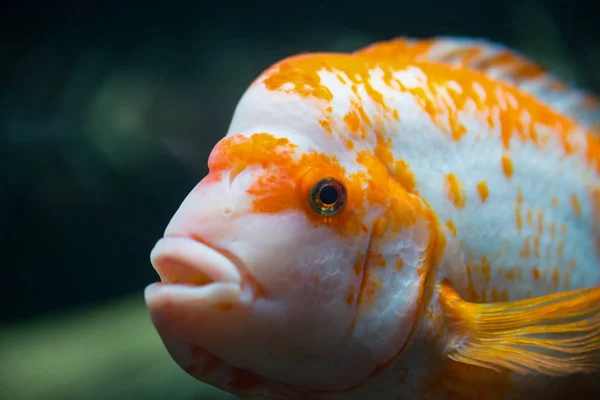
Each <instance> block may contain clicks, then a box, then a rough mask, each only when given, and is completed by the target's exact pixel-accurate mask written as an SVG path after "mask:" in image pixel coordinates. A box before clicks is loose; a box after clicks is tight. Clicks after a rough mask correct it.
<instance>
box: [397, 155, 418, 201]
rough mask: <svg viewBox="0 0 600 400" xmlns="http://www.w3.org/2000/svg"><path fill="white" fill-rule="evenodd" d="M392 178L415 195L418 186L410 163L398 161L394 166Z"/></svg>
mask: <svg viewBox="0 0 600 400" xmlns="http://www.w3.org/2000/svg"><path fill="white" fill-rule="evenodd" d="M392 176H393V177H394V179H396V180H397V181H398V182H399V183H400V184H401V185H402V186H404V188H405V189H406V190H407V191H408V192H411V193H414V191H415V188H416V186H417V182H416V180H415V176H414V174H413V173H412V172H411V170H410V167H409V165H408V163H406V162H405V161H404V160H397V161H396V163H395V164H394V169H393V171H392Z"/></svg>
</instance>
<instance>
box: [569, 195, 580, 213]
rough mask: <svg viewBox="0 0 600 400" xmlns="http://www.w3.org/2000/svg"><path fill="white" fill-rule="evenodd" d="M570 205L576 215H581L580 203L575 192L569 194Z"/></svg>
mask: <svg viewBox="0 0 600 400" xmlns="http://www.w3.org/2000/svg"><path fill="white" fill-rule="evenodd" d="M571 205H572V206H573V212H574V213H575V215H577V216H578V217H581V203H579V197H577V195H576V194H573V195H572V196H571Z"/></svg>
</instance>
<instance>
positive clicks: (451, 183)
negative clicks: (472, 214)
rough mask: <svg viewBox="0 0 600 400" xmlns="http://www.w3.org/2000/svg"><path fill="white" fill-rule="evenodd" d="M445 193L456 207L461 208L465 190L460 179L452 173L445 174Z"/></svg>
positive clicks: (464, 198) (463, 202)
mask: <svg viewBox="0 0 600 400" xmlns="http://www.w3.org/2000/svg"><path fill="white" fill-rule="evenodd" d="M445 187H446V194H447V195H448V199H449V200H450V202H451V203H452V204H454V206H455V207H456V208H463V207H464V206H465V203H466V200H467V198H466V192H465V187H464V185H463V183H462V181H461V180H460V179H459V178H458V177H457V176H456V175H455V174H453V173H450V174H447V175H446V181H445Z"/></svg>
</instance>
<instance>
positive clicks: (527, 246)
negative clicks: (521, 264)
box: [521, 238, 531, 259]
mask: <svg viewBox="0 0 600 400" xmlns="http://www.w3.org/2000/svg"><path fill="white" fill-rule="evenodd" d="M530 255H531V244H530V243H529V238H526V239H525V244H524V245H523V248H522V249H521V257H523V258H525V259H527V258H529V256H530Z"/></svg>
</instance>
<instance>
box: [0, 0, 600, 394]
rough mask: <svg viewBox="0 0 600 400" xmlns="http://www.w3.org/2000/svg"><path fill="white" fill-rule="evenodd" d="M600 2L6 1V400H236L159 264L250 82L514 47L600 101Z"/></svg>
mask: <svg viewBox="0 0 600 400" xmlns="http://www.w3.org/2000/svg"><path fill="white" fill-rule="evenodd" d="M598 21H600V1H588V2H583V1H562V2H556V1H554V2H553V1H550V0H547V1H534V0H504V1H497V2H483V1H475V0H473V1H449V2H448V1H442V0H431V1H399V0H397V1H394V2H387V1H386V2H377V1H344V2H334V1H330V2H328V1H322V2H320V3H319V2H315V3H311V2H270V1H262V2H241V1H240V2H229V1H221V2H208V3H204V2H200V1H196V2H191V1H190V2H177V1H170V2H161V1H155V2H150V1H146V2H141V1H123V2H113V1H93V0H87V1H78V2H76V1H71V2H26V1H18V2H12V3H6V4H4V5H3V6H2V8H1V9H0V31H1V32H2V35H1V36H0V38H1V39H0V40H2V45H1V46H0V49H1V51H2V54H1V55H0V79H1V81H0V226H1V227H2V229H1V231H0V250H1V254H2V255H3V258H2V264H1V268H2V275H1V278H0V296H1V299H2V301H1V302H0V399H7V400H30V399H65V400H66V399H103V400H109V399H132V400H135V399H148V400H151V399H157V400H158V399H172V400H188V399H189V400H192V399H193V400H199V399H234V397H232V396H230V395H227V394H224V393H223V392H221V391H219V390H217V389H214V388H212V387H210V386H207V385H204V384H202V383H200V382H198V381H196V380H194V379H193V378H191V377H190V376H188V375H187V374H186V373H185V372H183V371H182V370H180V369H179V367H178V366H177V365H176V364H175V363H174V362H173V361H172V360H171V358H170V356H169V355H168V354H167V352H166V350H165V348H164V346H163V345H162V343H161V341H160V339H159V337H158V334H157V333H156V331H155V329H154V328H153V326H152V324H151V322H150V319H149V316H148V312H147V310H146V307H145V304H144V301H143V290H144V287H145V286H146V285H148V284H149V283H151V282H154V281H156V280H157V279H158V277H157V275H156V273H155V272H154V270H153V269H152V266H151V265H150V261H149V254H150V250H151V249H152V247H153V245H154V244H155V242H156V240H157V239H158V238H159V237H160V236H161V235H162V233H163V231H164V228H165V227H166V225H167V223H168V221H169V219H170V218H171V216H172V215H173V213H174V211H175V210H176V209H177V207H178V206H179V204H180V203H181V201H182V200H183V199H184V197H185V196H186V194H187V193H188V191H189V190H191V188H192V187H193V186H194V185H195V184H196V183H197V182H198V181H199V180H200V179H201V178H202V177H203V176H204V175H205V174H206V172H207V167H206V162H207V157H208V154H209V152H210V150H211V149H212V147H213V146H214V144H215V143H216V142H217V141H218V140H219V139H220V138H221V137H222V136H223V135H224V134H225V132H226V130H227V127H228V124H229V121H230V118H231V116H232V113H233V110H234V108H235V105H236V103H237V101H238V99H239V98H240V96H241V95H242V93H243V92H244V90H245V89H246V87H247V86H248V85H249V84H250V82H251V81H252V80H253V79H254V78H255V77H256V76H257V75H258V74H259V73H260V72H262V70H264V69H265V68H266V67H268V66H269V65H271V64H272V63H274V62H276V61H278V60H280V59H282V58H284V57H286V56H289V55H292V54H296V53H301V52H313V51H353V50H356V49H359V48H361V47H363V46H366V45H368V44H371V43H373V42H375V41H378V40H384V39H389V38H393V37H395V36H401V35H402V36H414V37H430V36H436V35H457V36H469V37H480V38H487V39H490V40H492V41H497V42H502V43H505V44H507V45H509V46H511V47H513V48H515V49H517V50H520V51H521V52H523V53H525V54H527V55H528V56H530V57H532V58H533V59H535V60H537V61H539V62H541V63H542V64H544V65H545V66H547V67H548V68H549V69H550V70H552V71H554V72H556V73H557V74H559V75H561V76H562V77H564V78H566V79H568V80H570V81H572V82H575V83H576V84H577V85H579V86H581V87H583V88H586V89H589V90H591V91H593V92H595V93H599V92H600V24H599V23H598Z"/></svg>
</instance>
